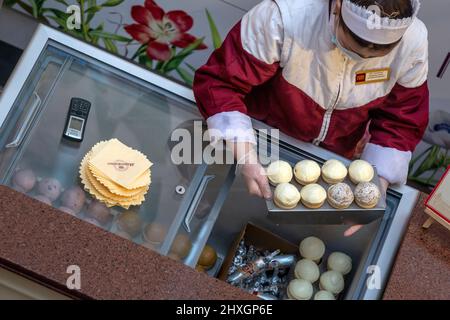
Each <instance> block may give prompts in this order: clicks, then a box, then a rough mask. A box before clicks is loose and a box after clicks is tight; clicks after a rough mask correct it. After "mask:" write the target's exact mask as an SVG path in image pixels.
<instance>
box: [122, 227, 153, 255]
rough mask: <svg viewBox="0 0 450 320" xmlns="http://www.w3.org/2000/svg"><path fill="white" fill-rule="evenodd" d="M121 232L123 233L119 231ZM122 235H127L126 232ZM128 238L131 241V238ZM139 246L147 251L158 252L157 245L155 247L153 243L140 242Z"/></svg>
mask: <svg viewBox="0 0 450 320" xmlns="http://www.w3.org/2000/svg"><path fill="white" fill-rule="evenodd" d="M121 232H123V231H121ZM124 233H125V234H128V233H126V232H124ZM128 237H129V238H130V240H131V237H130V236H128ZM141 246H143V247H145V248H147V249H150V250H153V251H157V250H158V245H156V244H154V243H151V242H147V241H144V242H142V244H141Z"/></svg>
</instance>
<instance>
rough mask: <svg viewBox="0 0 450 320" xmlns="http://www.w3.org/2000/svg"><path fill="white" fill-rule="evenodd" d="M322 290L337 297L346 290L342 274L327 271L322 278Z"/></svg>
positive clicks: (320, 284)
mask: <svg viewBox="0 0 450 320" xmlns="http://www.w3.org/2000/svg"><path fill="white" fill-rule="evenodd" d="M319 286H320V289H321V290H326V291H329V292H331V293H332V294H334V295H337V294H339V293H341V292H342V290H344V277H343V276H342V274H341V273H340V272H337V271H333V270H330V271H327V272H325V273H322V275H321V276H320V283H319Z"/></svg>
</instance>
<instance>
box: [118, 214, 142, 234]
mask: <svg viewBox="0 0 450 320" xmlns="http://www.w3.org/2000/svg"><path fill="white" fill-rule="evenodd" d="M117 226H118V227H119V229H120V230H122V231H125V232H127V233H129V234H130V235H131V236H132V237H133V238H134V237H135V236H137V235H138V234H139V232H141V229H142V220H141V217H139V215H138V214H137V213H136V212H134V211H132V210H127V211H124V212H123V213H122V214H120V216H119V218H118V219H117Z"/></svg>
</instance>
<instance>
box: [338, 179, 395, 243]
mask: <svg viewBox="0 0 450 320" xmlns="http://www.w3.org/2000/svg"><path fill="white" fill-rule="evenodd" d="M380 187H381V190H380V191H381V198H382V199H381V200H382V201H383V202H384V203H386V193H387V189H388V187H389V182H388V181H387V180H386V179H384V178H382V177H380ZM362 227H363V225H360V224H356V225H354V226H351V227H350V228H348V229H347V230H346V231H345V232H344V236H346V237H351V236H352V235H354V234H355V233H356V232H358V231H359V230H361V228H362Z"/></svg>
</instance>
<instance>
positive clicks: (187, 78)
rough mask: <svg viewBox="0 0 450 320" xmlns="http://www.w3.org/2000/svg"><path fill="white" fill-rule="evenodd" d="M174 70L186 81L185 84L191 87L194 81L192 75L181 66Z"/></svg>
mask: <svg viewBox="0 0 450 320" xmlns="http://www.w3.org/2000/svg"><path fill="white" fill-rule="evenodd" d="M175 70H176V71H177V73H178V74H179V75H180V77H181V79H183V81H184V82H186V84H188V85H189V86H191V87H192V84H193V83H194V76H193V75H191V74H190V73H189V72H188V71H187V70H185V69H183V68H181V67H178V68H176V69H175Z"/></svg>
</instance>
